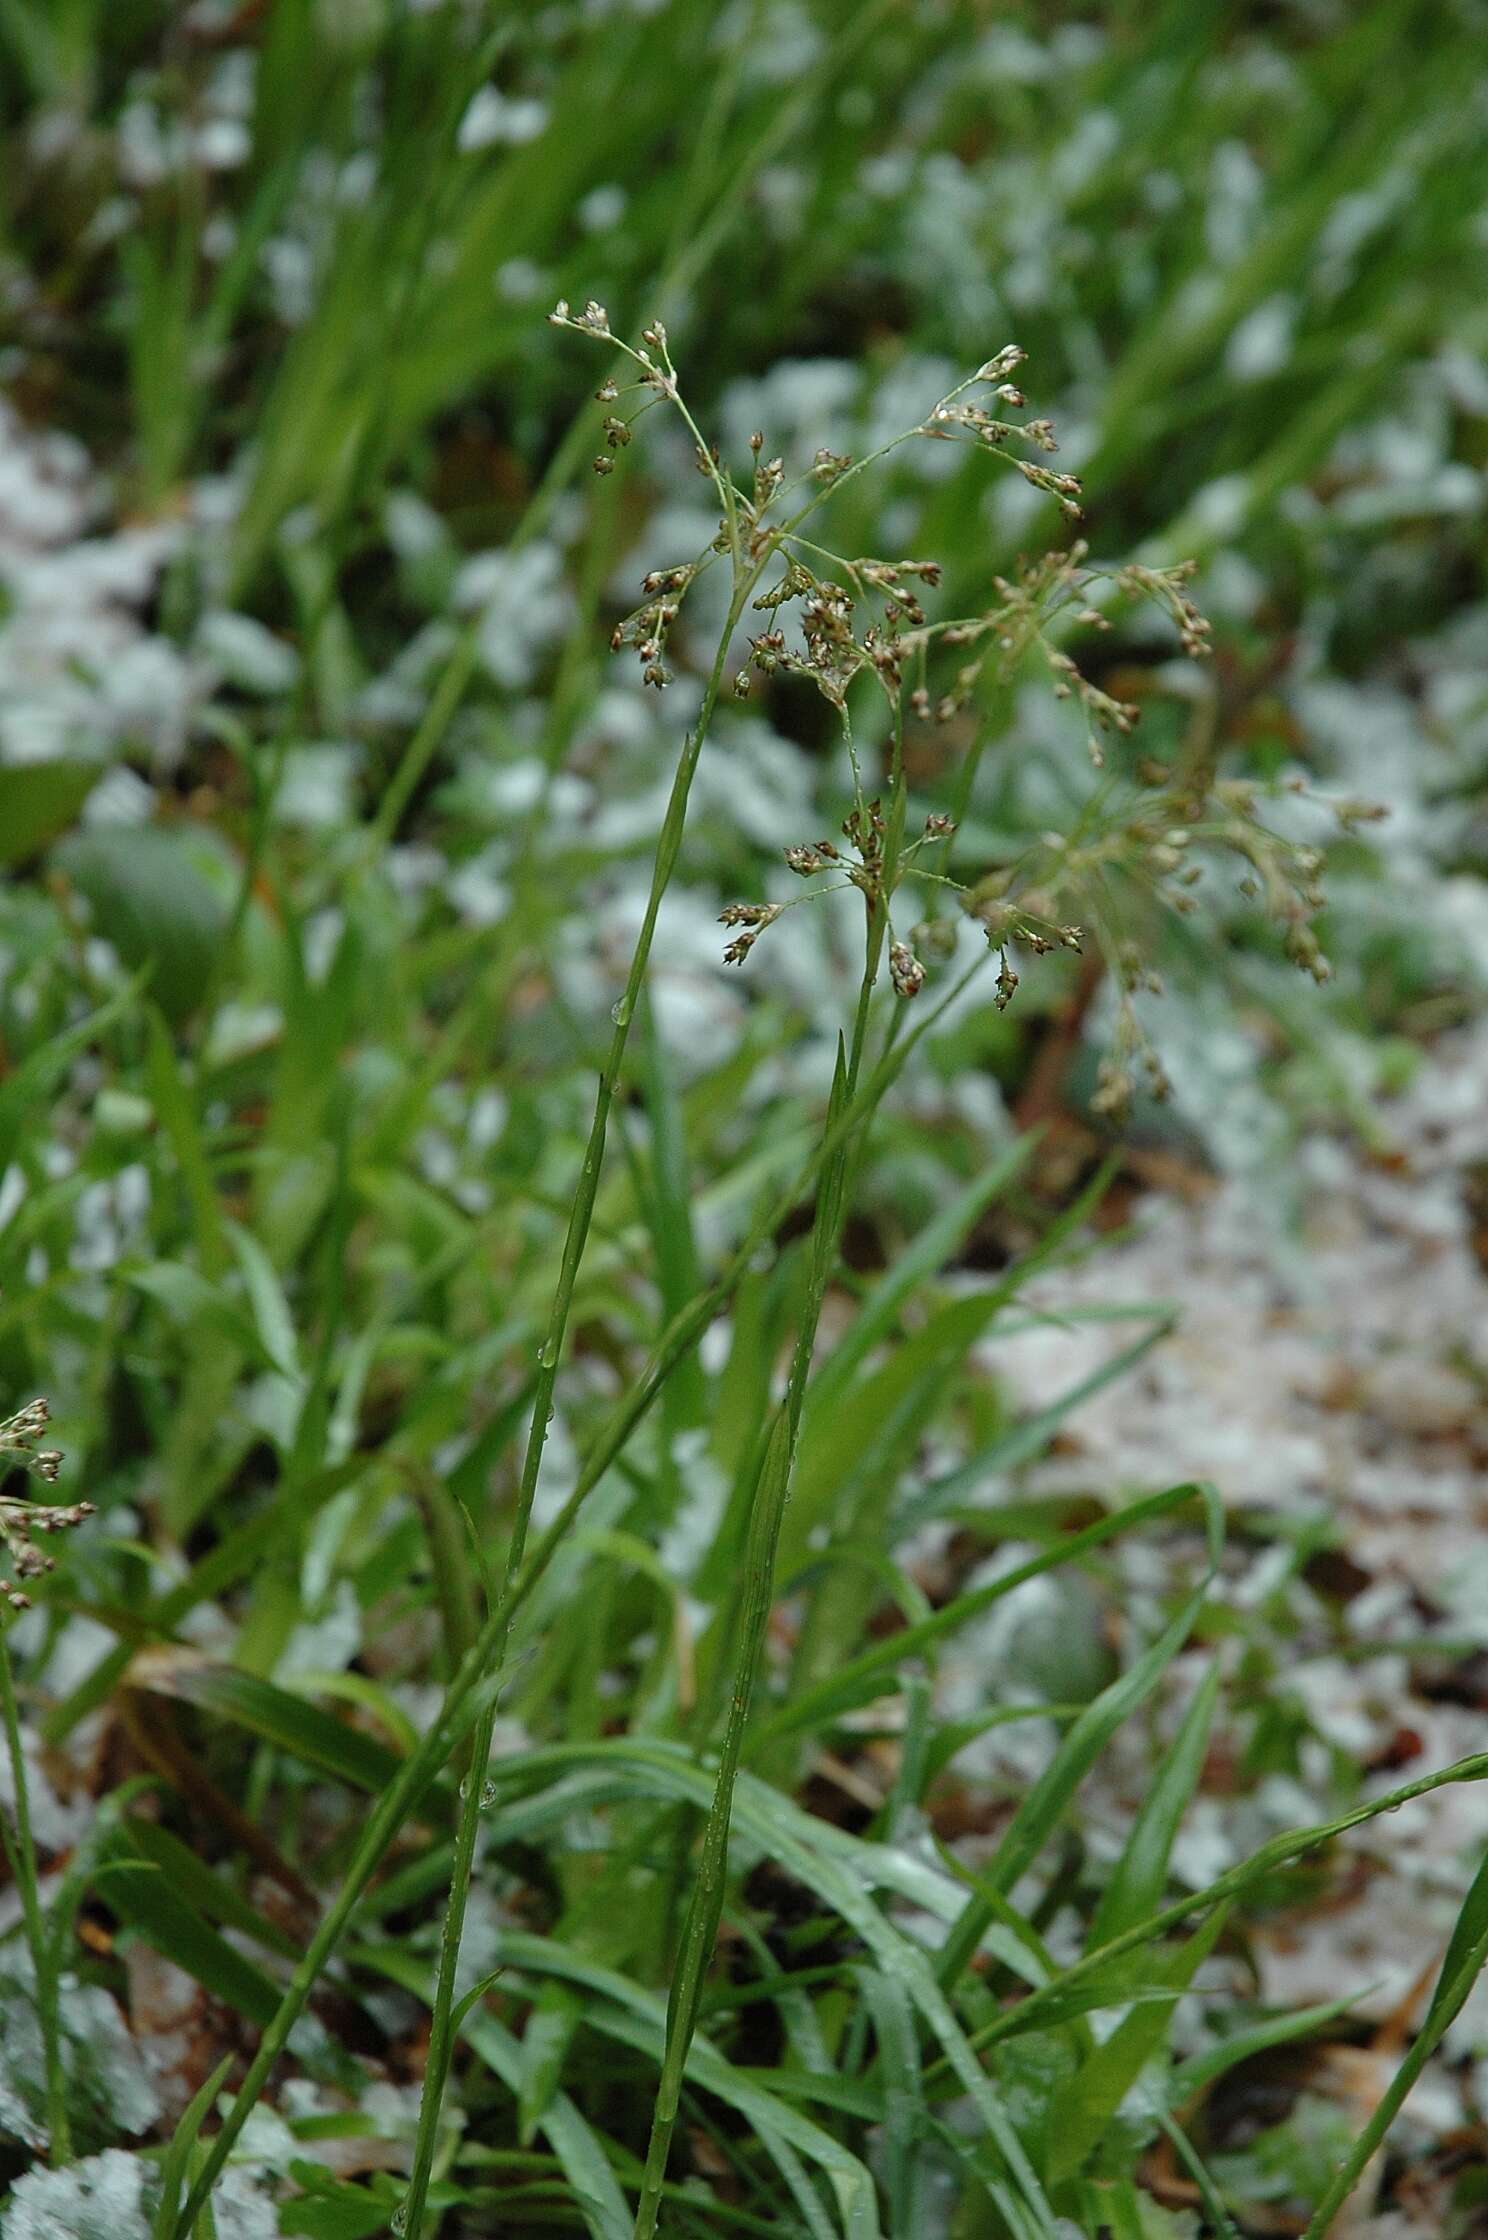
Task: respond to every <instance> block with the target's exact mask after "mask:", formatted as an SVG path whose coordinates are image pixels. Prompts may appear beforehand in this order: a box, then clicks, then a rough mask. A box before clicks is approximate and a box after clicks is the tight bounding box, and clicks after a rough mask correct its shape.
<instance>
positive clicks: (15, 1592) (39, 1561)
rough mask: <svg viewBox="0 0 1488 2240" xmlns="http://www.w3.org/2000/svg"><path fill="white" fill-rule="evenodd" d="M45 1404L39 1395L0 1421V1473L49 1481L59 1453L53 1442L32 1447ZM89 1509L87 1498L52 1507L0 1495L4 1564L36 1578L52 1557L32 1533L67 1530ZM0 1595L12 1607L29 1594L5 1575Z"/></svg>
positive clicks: (27, 1603)
mask: <svg viewBox="0 0 1488 2240" xmlns="http://www.w3.org/2000/svg"><path fill="white" fill-rule="evenodd" d="M51 1413H52V1411H51V1409H50V1408H49V1407H48V1406H47V1404H46V1402H45V1400H33V1401H31V1403H30V1404H29V1406H27V1407H24V1408H22V1409H21V1411H20V1413H19V1414H18V1415H13V1416H9V1417H7V1418H6V1420H5V1421H4V1422H0V1473H4V1472H6V1471H9V1470H14V1469H21V1470H28V1471H29V1472H30V1473H31V1475H32V1476H33V1477H35V1478H40V1479H41V1481H42V1483H43V1484H44V1485H55V1484H56V1482H57V1472H58V1471H59V1470H60V1469H61V1467H62V1457H61V1455H60V1454H59V1453H58V1451H57V1449H56V1448H55V1447H38V1446H37V1444H36V1442H37V1440H38V1439H39V1438H40V1437H41V1434H42V1432H43V1431H44V1430H45V1429H46V1427H47V1424H48V1423H49V1422H50V1421H51ZM93 1514H94V1508H93V1504H92V1502H91V1501H74V1502H70V1503H68V1504H66V1505H65V1506H55V1505H52V1504H48V1503H45V1502H39V1501H23V1500H20V1499H19V1498H17V1496H15V1495H14V1494H4V1495H0V1541H3V1542H4V1544H5V1547H6V1549H7V1550H8V1552H9V1556H10V1567H11V1569H12V1570H13V1571H14V1573H15V1576H16V1578H17V1579H39V1578H41V1577H42V1576H43V1575H44V1573H46V1572H48V1571H50V1570H52V1569H53V1568H54V1566H55V1563H56V1558H55V1556H52V1555H49V1554H48V1553H47V1552H46V1550H45V1549H44V1548H38V1547H37V1546H36V1544H35V1541H34V1540H33V1539H32V1534H33V1533H37V1532H39V1533H41V1534H43V1536H45V1535H47V1534H49V1533H53V1532H69V1531H71V1529H72V1527H73V1526H74V1525H79V1524H81V1523H82V1522H83V1520H84V1519H85V1518H87V1517H91V1516H92V1515H93ZM0 1600H3V1601H4V1602H7V1603H9V1605H10V1607H11V1608H12V1609H13V1610H29V1609H30V1607H31V1599H30V1596H29V1595H27V1594H25V1593H24V1592H23V1591H22V1589H21V1588H20V1587H18V1586H16V1585H15V1584H14V1583H13V1582H12V1581H11V1580H10V1579H4V1578H0Z"/></svg>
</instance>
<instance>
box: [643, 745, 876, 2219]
mask: <svg viewBox="0 0 1488 2240" xmlns="http://www.w3.org/2000/svg"><path fill="white" fill-rule="evenodd" d="M900 738H901V732H900V727H899V725H898V724H897V723H896V725H895V732H894V754H893V767H892V784H893V789H894V790H893V796H892V799H891V803H890V810H889V818H888V830H887V837H886V844H885V848H884V859H883V875H882V883H881V885H880V887H879V890H878V892H877V893H876V894H875V895H874V896H872V897H870V898H869V902H868V924H867V931H866V937H865V941H864V959H863V977H862V981H861V984H860V986H859V990H858V1003H857V1011H856V1015H855V1017H854V1020H853V1030H852V1046H851V1050H850V1052H849V1053H848V1054H847V1055H846V1057H845V1058H843V1057H841V1056H839V1063H838V1077H837V1080H836V1082H835V1083H834V1085H833V1097H832V1111H831V1113H830V1115H829V1124H830V1120H831V1119H835V1118H836V1117H837V1116H838V1115H839V1114H840V1113H842V1112H843V1111H844V1109H846V1110H849V1111H850V1110H852V1109H853V1104H854V1098H855V1093H856V1090H857V1086H858V1079H859V1075H860V1073H861V1071H862V1064H863V1055H864V1052H865V1050H866V1048H867V1043H868V1026H869V1020H870V1018H871V1015H872V1003H873V991H874V987H875V985H876V983H877V980H878V970H879V964H880V961H881V959H882V956H883V944H884V936H885V933H886V930H887V927H888V915H889V911H888V903H889V896H890V894H891V893H892V891H893V882H894V868H895V864H896V862H897V858H898V850H899V841H900V836H901V835H902V832H903V827H904V778H903V764H902V757H901V753H900ZM839 1047H840V1046H839ZM865 1117H866V1116H865ZM862 1140H863V1137H862V1133H861V1130H860V1131H859V1132H857V1133H856V1134H853V1133H849V1134H847V1135H845V1136H844V1138H843V1140H842V1142H841V1145H840V1148H839V1149H838V1150H837V1152H836V1153H835V1155H834V1156H833V1158H832V1159H831V1161H830V1162H829V1163H828V1164H827V1165H826V1166H825V1167H824V1168H823V1170H822V1176H821V1181H820V1184H819V1186H818V1190H817V1200H816V1216H815V1220H814V1222H813V1224H812V1233H811V1257H810V1274H809V1277H808V1283H807V1295H806V1300H805V1303H804V1306H803V1309H802V1313H801V1319H800V1323H799V1326H798V1328H797V1332H796V1343H795V1347H794V1350H793V1352H792V1355H791V1365H790V1373H789V1376H788V1378H787V1381H786V1388H785V1395H784V1398H783V1399H782V1400H781V1403H780V1406H779V1408H778V1409H777V1410H776V1413H775V1417H774V1421H773V1422H772V1424H771V1426H770V1432H769V1436H768V1440H767V1442H766V1444H765V1447H764V1451H763V1455H762V1459H761V1463H760V1470H759V1476H758V1478H757V1480H756V1483H755V1488H754V1494H753V1498H752V1500H751V1503H750V1512H749V1524H748V1530H747V1535H746V1539H745V1557H744V1584H743V1596H742V1607H741V1612H740V1638H739V1645H738V1649H737V1652H736V1654H735V1657H734V1673H733V1687H732V1690H731V1693H730V1696H729V1704H728V1713H727V1717H726V1719H725V1722H724V1730H723V1740H722V1743H721V1745H720V1747H719V1752H718V1770H717V1773H716V1775H715V1777H714V1784H713V1801H712V1803H711V1805H710V1806H709V1810H708V1818H707V1822H706V1824H705V1826H704V1829H703V1842H702V1851H701V1854H700V1856H699V1860H698V1870H697V1876H696V1879H695V1881H694V1883H693V1888H692V1896H691V1898H690V1900H689V1902H688V1907H687V1914H686V1918H685V1920H684V1922H683V1926H682V1939H681V1948H680V1952H679V1955H678V1959H677V1964H676V1967H675V1969H674V1971H673V1975H672V1988H671V1995H670V1998H669V2000H668V2003H667V2031H666V2044H665V2046H664V2048H663V2052H662V2063H661V2076H660V2079H659V2081H658V2084H657V2089H656V2104H655V2108H654V2110H653V2114H652V2121H651V2138H650V2142H649V2144H648V2146H647V2149H646V2166H645V2171H644V2174H643V2176H642V2180H641V2193H640V2199H639V2202H638V2204H637V2207H636V2221H635V2240H653V2235H654V2234H655V2231H656V2220H657V2217H658V2216H659V2214H660V2211H661V2200H662V2192H663V2189H664V2187H665V2183H666V2170H667V2161H668V2158H669V2156H670V2153H671V2145H672V2134H673V2132H674V2130H675V2128H676V2123H677V2112H678V2109H679V2107H680V2105H681V2100H682V2080H683V2076H684V2074H685V2071H686V2067H687V2056H688V2053H689V2051H690V2049H691V2046H692V2039H693V2034H694V2032H695V2030H696V2028H697V2020H698V2013H699V2010H700V2008H701V2005H702V1997H703V1982H704V1978H705V1976H706V1973H707V1969H708V1963H709V1961H710V1959H711V1958H712V1954H713V1948H714V1945H715V1943H716V1942H717V1938H718V1929H719V1924H720V1922H721V1921H722V1918H723V1893H724V1881H725V1874H726V1869H727V1865H728V1839H729V1826H730V1822H731V1820H732V1817H733V1802H734V1787H735V1784H736V1782H737V1779H738V1773H739V1760H740V1756H741V1754H742V1752H743V1747H744V1734H745V1729H746V1728H747V1726H748V1724H749V1713H750V1709H751V1706H752V1704H753V1700H754V1690H755V1686H756V1684H757V1682H758V1678H759V1670H760V1664H761V1661H762V1659H763V1656H764V1647H765V1636H766V1632H767V1630H768V1627H769V1622H770V1611H771V1609H772V1608H773V1606H774V1600H775V1559H776V1555H777V1552H778V1549H779V1546H780V1531H781V1526H782V1524H783V1523H784V1521H785V1509H786V1503H787V1501H788V1499H789V1497H790V1488H791V1478H792V1475H793V1472H794V1468H795V1459H796V1445H797V1441H798V1438H799V1435H800V1428H801V1413H802V1409H803V1408H804V1406H805V1401H806V1390H807V1386H808V1385H809V1383H810V1380H811V1368H812V1360H813V1357H814V1354H815V1351H816V1333H817V1325H818V1323H819V1321H820V1319H821V1309H822V1301H823V1299H824V1298H825V1296H826V1289H827V1284H828V1282H829V1280H830V1278H831V1274H832V1270H833V1268H834V1267H835V1265H836V1260H837V1246H838V1241H839V1239H840V1237H841V1234H842V1223H843V1218H844V1215H845V1213H846V1209H847V1203H848V1197H849V1181H850V1176H851V1174H852V1172H853V1171H854V1170H855V1168H856V1163H857V1158H856V1154H858V1153H859V1152H860V1150H861V1144H862Z"/></svg>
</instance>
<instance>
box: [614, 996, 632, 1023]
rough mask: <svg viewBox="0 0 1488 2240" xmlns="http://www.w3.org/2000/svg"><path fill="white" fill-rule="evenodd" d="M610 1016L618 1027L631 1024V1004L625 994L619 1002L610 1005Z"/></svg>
mask: <svg viewBox="0 0 1488 2240" xmlns="http://www.w3.org/2000/svg"><path fill="white" fill-rule="evenodd" d="M610 1017H611V1018H612V1019H613V1020H614V1022H615V1024H616V1026H617V1027H628V1026H629V1025H630V1005H629V1004H628V1003H627V1002H626V1000H625V998H624V996H621V998H620V1000H619V1002H618V1003H614V1004H612V1005H611V1006H610Z"/></svg>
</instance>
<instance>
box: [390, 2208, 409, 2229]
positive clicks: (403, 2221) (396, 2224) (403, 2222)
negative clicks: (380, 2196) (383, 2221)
mask: <svg viewBox="0 0 1488 2240" xmlns="http://www.w3.org/2000/svg"><path fill="white" fill-rule="evenodd" d="M388 2228H389V2230H390V2231H392V2232H406V2231H407V2230H408V2203H407V2202H406V2201H400V2202H399V2203H398V2206H397V2208H396V2209H395V2210H394V2211H393V2213H392V2216H391V2217H390V2218H389V2219H388Z"/></svg>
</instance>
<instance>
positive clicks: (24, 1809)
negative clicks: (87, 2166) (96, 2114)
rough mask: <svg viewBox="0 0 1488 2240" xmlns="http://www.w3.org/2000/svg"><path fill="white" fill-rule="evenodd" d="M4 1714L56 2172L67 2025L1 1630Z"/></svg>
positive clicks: (12, 1857)
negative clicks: (45, 1912) (43, 1903)
mask: <svg viewBox="0 0 1488 2240" xmlns="http://www.w3.org/2000/svg"><path fill="white" fill-rule="evenodd" d="M0 1715H3V1717H4V1721H5V1747H6V1750H7V1751H8V1752H9V1755H10V1778H11V1782H12V1784H13V1786H14V1789H15V1824H16V1832H15V1837H14V1840H13V1841H12V1838H11V1834H10V1830H9V1829H8V1828H6V1827H5V1825H4V1822H3V1821H0V1834H3V1836H4V1839H5V1850H6V1854H7V1856H8V1859H9V1863H10V1870H11V1873H12V1874H13V1875H14V1877H15V1884H16V1888H17V1890H18V1891H19V1892H20V1897H21V1917H22V1920H23V1921H24V1923H25V1927H26V1943H27V1945H28V1946H29V1948H30V1952H31V1966H32V1969H33V1971H34V1973H35V1977H36V2018H37V2022H38V2024H39V2026H40V2029H41V2060H42V2070H43V2074H44V2076H45V2079H46V2106H47V2159H48V2161H49V2162H50V2163H51V2165H52V2168H53V2169H56V2167H57V2165H58V2164H59V2163H62V2162H66V2161H68V2160H69V2159H70V2157H71V2154H72V2127H71V2124H70V2123H69V2121H68V2116H67V2074H66V2071H65V2069H64V2068H63V2065H62V2025H61V2017H60V2014H59V2011H58V2004H57V1968H56V1967H55V1966H54V1965H53V1954H52V1952H51V1950H50V1948H49V1946H48V1942H47V1933H46V1922H45V1920H44V1918H43V1916H42V1911H41V1891H40V1887H39V1884H38V1879H37V1872H36V1843H35V1839H34V1837H33V1835H32V1832H31V1794H30V1790H29V1788H28V1786H27V1781H26V1760H25V1757H24V1755H23V1754H22V1750H21V1722H20V1717H19V1714H18V1713H17V1710H16V1695H15V1676H14V1674H13V1673H12V1671H11V1665H10V1643H9V1641H8V1640H7V1639H6V1635H5V1629H4V1628H3V1627H0Z"/></svg>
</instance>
